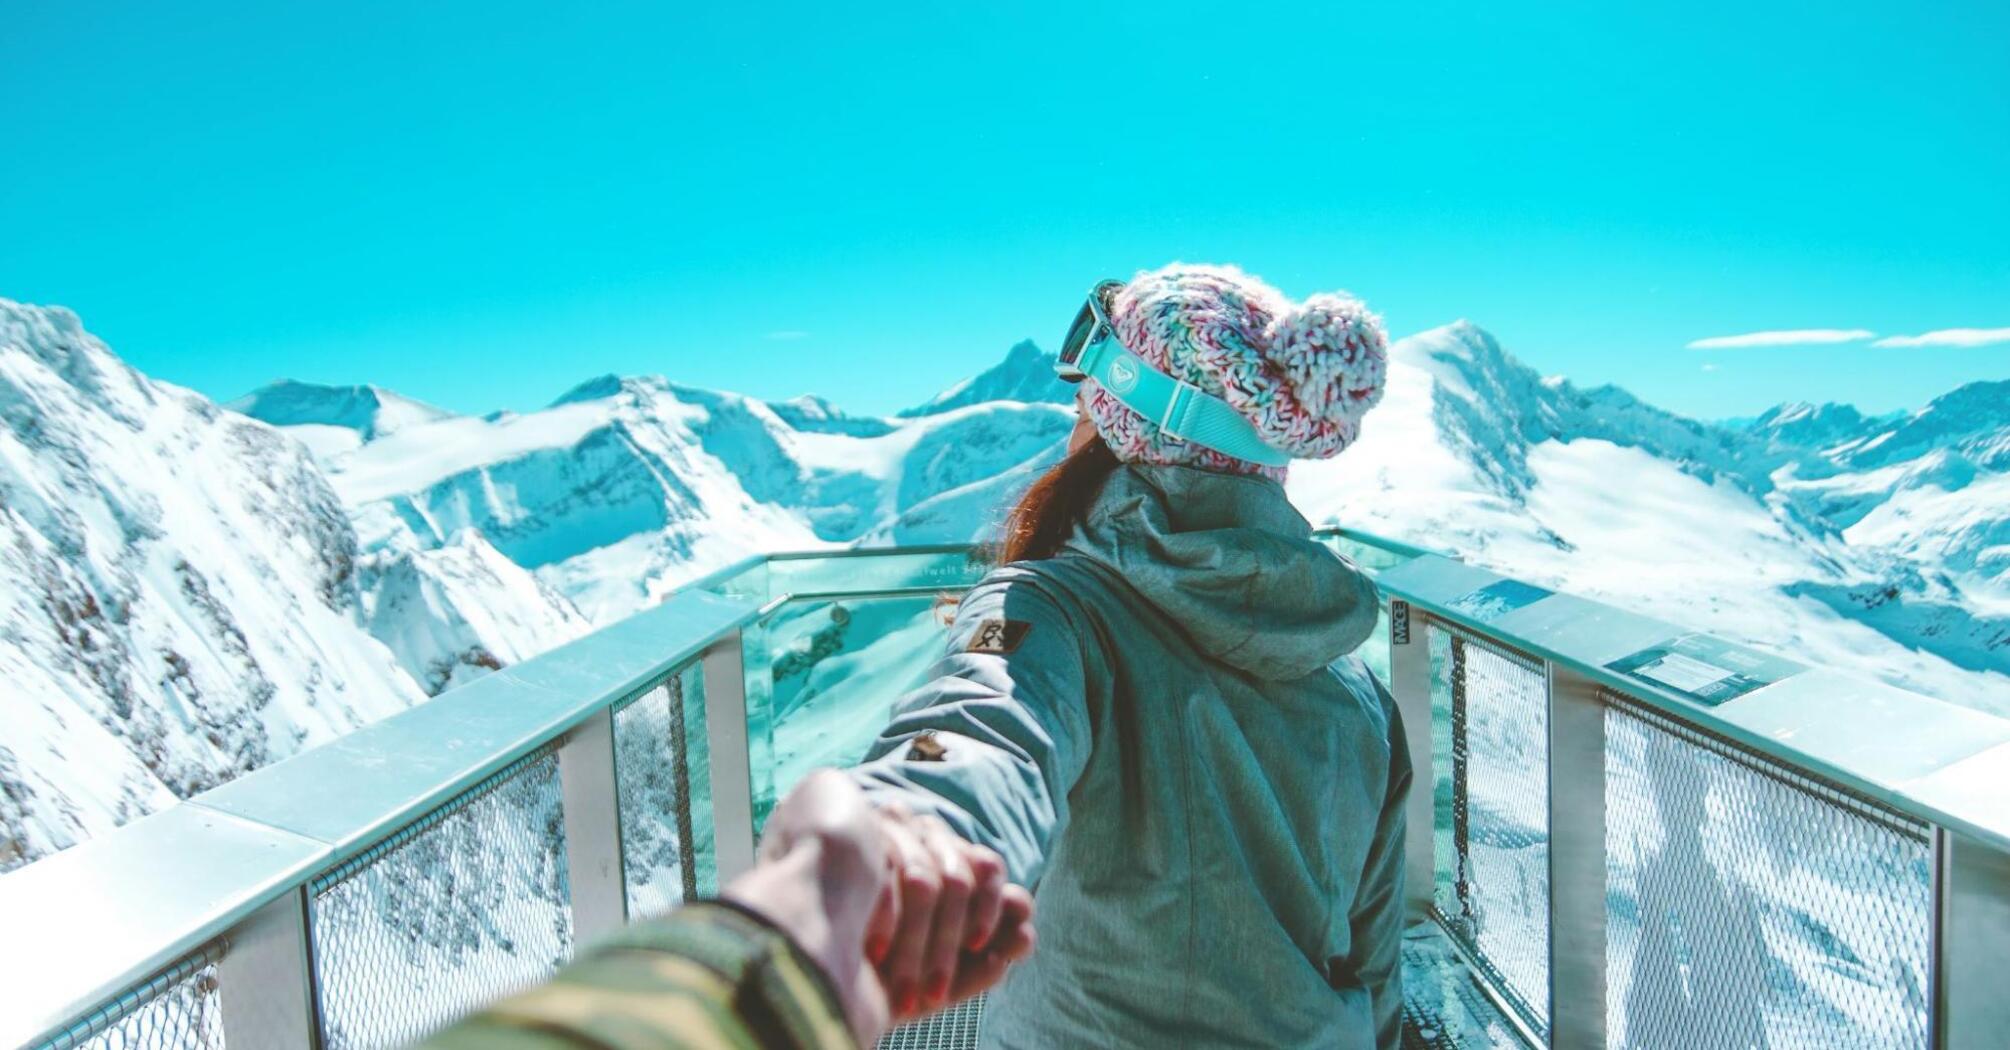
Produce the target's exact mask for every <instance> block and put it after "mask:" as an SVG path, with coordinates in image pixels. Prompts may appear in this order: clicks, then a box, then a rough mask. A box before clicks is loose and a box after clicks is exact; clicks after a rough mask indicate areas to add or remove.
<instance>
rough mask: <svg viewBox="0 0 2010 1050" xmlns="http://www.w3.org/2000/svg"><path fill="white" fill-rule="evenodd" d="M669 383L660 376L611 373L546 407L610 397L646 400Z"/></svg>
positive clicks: (565, 394) (568, 392)
mask: <svg viewBox="0 0 2010 1050" xmlns="http://www.w3.org/2000/svg"><path fill="white" fill-rule="evenodd" d="M669 386H670V381H669V380H668V379H665V378H663V377H662V376H618V375H615V374H614V373H612V372H609V373H607V374H606V375H600V376H595V377H593V378H592V379H589V380H587V381H586V382H584V383H581V384H579V385H578V386H576V387H573V388H572V389H571V390H568V391H566V392H565V393H563V394H560V395H558V397H557V399H556V400H554V401H552V403H551V404H550V405H549V406H548V407H550V408H558V407H559V406H561V405H573V404H578V403H580V402H582V401H605V400H607V399H608V398H611V397H621V396H624V395H626V396H627V397H629V398H647V397H650V396H653V395H655V394H658V393H661V392H662V391H664V390H667V389H669Z"/></svg>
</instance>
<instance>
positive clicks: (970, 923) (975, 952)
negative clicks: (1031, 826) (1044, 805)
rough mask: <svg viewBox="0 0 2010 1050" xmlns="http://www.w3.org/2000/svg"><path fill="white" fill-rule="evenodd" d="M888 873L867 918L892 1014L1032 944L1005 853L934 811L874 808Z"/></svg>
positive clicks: (988, 979) (954, 989)
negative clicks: (919, 812) (965, 833)
mask: <svg viewBox="0 0 2010 1050" xmlns="http://www.w3.org/2000/svg"><path fill="white" fill-rule="evenodd" d="M877 816H878V817H879V823H880V830H881V833H882V835H883V836H884V838H885V840H886V842H887V845H888V847H889V849H888V861H889V863H890V864H891V869H892V875H893V877H892V879H891V880H890V881H889V882H888V884H887V886H886V888H885V889H884V890H883V891H882V892H881V895H880V900H879V905H878V907H877V908H875V909H874V911H873V916H872V923H871V925H870V926H869V927H868V928H867V932H866V943H865V951H866V957H867V958H868V959H869V960H871V961H872V963H873V965H874V966H875V967H876V968H877V970H878V972H879V976H880V982H881V984H882V986H883V987H884V988H885V990H886V997H887V1002H888V1004H889V1006H890V1008H891V1009H892V1012H893V1020H894V1021H895V1023H904V1022H906V1021H911V1020H914V1019H915V1018H918V1017H924V1016H926V1015H928V1014H931V1013H934V1012H935V1011H937V1010H940V1009H942V1008H943V1007H945V1006H948V1005H950V1004H952V1003H957V1002H961V1001H963V1000H965V999H968V998H970V997H971V996H973V995H976V994H977V993H979V992H982V991H984V990H985V989H987V988H989V987H991V986H992V985H994V984H997V983H998V981H999V980H1000V979H1002V978H1003V977H1004V976H1005V971H1006V969H1008V968H1009V967H1010V966H1011V965H1012V964H1013V963H1015V962H1018V961H1019V960H1021V959H1024V958H1025V957H1026V956H1028V955H1030V954H1032V951H1033V946H1034V935H1033V922H1032V920H1033V897H1032V895H1031V894H1029V893H1027V892H1026V890H1025V889H1024V888H1023V887H1020V886H1017V885H1014V884H1012V883H1010V882H1007V881H1006V880H1005V861H1004V858H1002V857H1000V856H998V854H997V853H996V852H994V851H992V850H990V849H987V848H985V847H983V846H978V845H973V844H972V843H970V842H968V841H966V840H965V839H964V838H963V837H962V836H960V835H958V834H956V832H954V831H952V830H950V828H949V825H947V824H944V823H943V822H942V821H941V819H940V818H937V817H934V816H916V815H914V814H911V813H909V812H908V811H907V810H906V809H904V808H902V807H900V806H897V805H889V806H884V807H882V808H880V809H879V810H878V812H877Z"/></svg>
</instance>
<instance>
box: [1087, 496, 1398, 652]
mask: <svg viewBox="0 0 2010 1050" xmlns="http://www.w3.org/2000/svg"><path fill="white" fill-rule="evenodd" d="M1311 537H1312V526H1311V525H1310V524H1309V523H1307V522H1306V520H1305V518H1304V516H1303V515H1301V514H1299V513H1298V511H1297V509H1296V508H1294V507H1292V505H1291V502H1290V500H1288V499H1287V498H1286V497H1285V495H1284V487H1283V486H1282V485H1280V484H1278V483H1277V482H1275V481H1273V480H1271V479H1269V478H1264V477H1257V476H1253V475H1241V474H1217V473H1211V472H1208V471H1203V470H1196V469H1193V468H1190V467H1173V466H1145V465H1138V464H1127V465H1124V466H1120V467H1118V468H1117V469H1116V470H1115V471H1114V472H1112V473H1111V475H1110V478H1109V480H1108V481H1107V482H1105V483H1104V486H1103V490H1102V492H1101V493H1100V494H1098V496H1097V497H1096V501H1095V503H1094V504H1092V505H1091V507H1090V509H1089V513H1088V514H1087V516H1086V517H1085V519H1084V520H1083V522H1082V524H1081V525H1080V526H1078V527H1077V528H1076V530H1075V533H1074V535H1073V536H1071V537H1070V538H1069V540H1068V542H1067V543H1066V545H1065V546H1064V550H1065V551H1066V552H1069V553H1073V554H1077V555H1080V556H1082V557H1084V558H1088V559H1089V560H1091V561H1095V562H1098V563H1101V564H1103V565H1106V566H1108V567H1109V568H1110V569H1112V570H1114V571H1115V572H1116V574H1117V575H1118V577H1119V578H1121V579H1122V580H1124V582H1125V583H1127V584H1129V585H1130V586H1131V587H1132V588H1133V589H1135V590H1136V591H1137V592H1138V593H1139V594H1140V595H1141V596H1143V597H1144V598H1145V599H1146V600H1147V601H1149V602H1150V603H1151V604H1153V605H1155V606H1157V607H1158V608H1159V609H1160V610H1161V611H1162V612H1164V613H1165V614H1166V616H1167V617H1169V618H1170V619H1171V620H1172V621H1173V622H1174V623H1176V624H1178V625H1179V627H1180V629H1181V630H1182V631H1184V632H1185V633H1186V635H1187V637H1188V638H1189V639H1190V640H1191V641H1192V642H1193V644H1194V646H1195V647H1196V648H1198V649H1199V650H1200V651H1201V652H1202V653H1204V654H1206V655H1207V656H1208V657H1210V658H1212V659H1215V660H1218V661H1220V662H1222V663H1225V664H1227V665H1229V666H1231V667H1234V668H1236V669H1237V670H1240V671H1242V672H1244V673H1246V674H1250V675H1254V676H1256V677H1258V678H1268V679H1280V680H1281V679H1295V678H1302V677H1304V676H1305V675H1308V674H1311V673H1312V672H1314V671H1316V670H1318V669H1320V668H1321V667H1324V666H1326V665H1327V664H1330V663H1332V662H1333V661H1334V660H1337V659H1339V658H1340V657H1341V656H1344V655H1346V654H1347V653H1349V652H1351V651H1352V650H1353V649H1354V648H1355V647H1356V646H1358V645H1360V644H1361V643H1362V642H1363V641H1365V640H1367V638H1368V636H1369V635H1370V634H1371V633H1373V632H1374V630H1375V621H1376V617H1377V610H1378V599H1377V597H1376V592H1375V585H1374V583H1373V582H1371V581H1370V580H1369V579H1368V577H1367V576H1366V575H1364V574H1363V573H1362V572H1361V571H1360V570H1359V569H1356V568H1355V567H1354V566H1353V565H1352V564H1350V563H1349V562H1348V561H1347V560H1346V559H1344V558H1342V557H1340V556H1339V555H1337V554H1335V553H1333V552H1332V551H1331V550H1328V549H1327V548H1326V547H1325V546H1323V545H1321V544H1320V543H1319V542H1318V541H1316V540H1314V539H1312V538H1311Z"/></svg>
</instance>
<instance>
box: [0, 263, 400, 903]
mask: <svg viewBox="0 0 2010 1050" xmlns="http://www.w3.org/2000/svg"><path fill="white" fill-rule="evenodd" d="M357 560H358V550H357V544H356V536H355V532H354V530H353V528H352V527H351V525H350V524H349V521H348V518H347V516H346V514H345V512H344V509H343V507H342V505H341V503H340V502H339V501H338V500H337V498H336V495H335V493H334V491H333V490H332V489H331V488H330V486H329V484H328V481H327V479H326V478H325V477H323V476H322V474H321V472H320V471H319V470H318V469H317V468H316V466H315V464H314V462H313V461H312V460H311V459H310V458H309V457H308V456H307V455H306V454H305V453H304V452H303V451H302V450H301V448H300V447H299V446H298V445H296V444H294V443H293V442H290V441H287V440H285V438H283V437H282V436H281V435H280V433H279V432H278V431H276V430H274V429H273V428H271V427H269V426H267V425H265V424H264V423H260V422H257V421H254V420H251V419H247V418H245V417H243V416H240V415H235V414H231V413H227V412H222V411H220V410H218V409H217V407H216V406H215V405H214V404H212V403H211V402H209V401H208V400H206V399H204V398H202V397H200V396H198V395H196V394H194V393H191V392H189V391H187V390H183V389H181V388H179V387H175V386H170V385H168V384H166V383H159V382H155V381H153V380H151V379H148V378H147V377H145V376H143V375H141V374H140V373H139V372H137V371H135V370H134V369H132V368H131V367H129V366H127V365H126V364H125V363H124V362H122V361H120V360H119V359H118V358H117V357H115V356H113V354H112V353H111V351H110V350H109V349H108V348H107V347H106V346H105V345H104V344H103V343H101V342H99V341H98V340H97V339H96V338H94V337H92V336H91V335H89V334H88V333H87V332H85V331H84V329H83V327H82V325H81V324H79V323H78V321H77V319H76V316H75V315H74V314H72V313H70V312H69V311H67V310H60V309H45V308H39V307H34V306H24V305H21V304H18V303H13V302H9V301H6V300H0V623H5V624H6V625H7V630H6V632H4V634H0V677H4V678H5V680H6V681H7V682H8V686H9V698H8V702H7V703H6V704H4V705H0V870H5V869H7V868H9V867H12V866H14V865H15V864H18V863H21V862H24V861H25V860H28V859H32V858H33V857H35V856H38V855H40V854H42V853H46V852H48V851H50V850H53V849H58V848H61V847H62V846H65V845H68V844H69V843H71V842H74V841H76V840H78V839H79V838H82V837H85V836H88V835H91V834H94V833H96V832H99V831H103V830H106V829H109V828H111V827H113V826H115V825H116V824H118V823H121V822H123V821H124V820H127V819H130V818H132V817H134V816H138V815H140V814H142V813H145V812H148V811H150V810H152V809H156V808H158V807H159V806H161V805H163V804H165V803H166V802H170V801H172V800H173V799H174V798H176V797H185V796H186V795H188V794H190V793H192V792H195V791H199V790H202V789H204V788H207V787H210V786H213V785H215V784H217V783H220V782H222V781H223V780H226V779H229V778H230V777H232V776H234V775H236V774H238V773H242V772H245V771H246V770H249V769H253V768H255V767H257V766H259V765H262V764H264V763H265V762H267V761H270V760H272V759H274V758H279V757H284V756H285V755H288V754H291V753H293V752H294V751H296V750H298V749H299V748H300V747H301V746H303V745H305V744H308V743H313V742H318V741H320V740H326V739H328V738H330V737H332V736H334V735H336V734H338V733H341V732H345V731H347V730H349V729H352V728H355V727H356V726H358V725H361V724H362V723H364V722H367V721H369V720H371V719H373V718H376V717H378V716H381V715H383V714H387V713H389V712H391V711H394V710H397V709H399V708H400V707H403V706H404V705H405V704H407V703H409V702H411V701H412V700H415V699H417V698H418V697H419V696H420V695H421V694H420V691H419V689H418V686H417V685H416V683H415V682H414V681H413V680H412V679H411V677H409V676H408V675H406V674H405V673H404V672H403V671H402V670H400V669H399V668H398V667H397V665H396V664H395V663H394V662H393V660H392V657H391V654H390V653H389V652H388V651H387V650H386V649H384V648H383V647H382V646H381V645H378V644H377V643H376V642H375V641H374V640H372V639H371V638H370V637H369V636H368V635H367V634H366V633H364V632H363V630H362V629H361V628H360V627H359V626H358V624H357V622H356V618H357V616H358V615H359V609H358V604H359V603H358V594H357V582H356V572H355V567H356V562H357Z"/></svg>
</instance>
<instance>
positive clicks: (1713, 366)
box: [1703, 361, 1717, 372]
mask: <svg viewBox="0 0 2010 1050" xmlns="http://www.w3.org/2000/svg"><path fill="white" fill-rule="evenodd" d="M1716 370H1717V362H1715V361H1705V362H1704V363H1703V371H1705V372H1715V371H1716Z"/></svg>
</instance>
